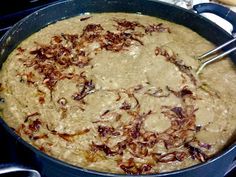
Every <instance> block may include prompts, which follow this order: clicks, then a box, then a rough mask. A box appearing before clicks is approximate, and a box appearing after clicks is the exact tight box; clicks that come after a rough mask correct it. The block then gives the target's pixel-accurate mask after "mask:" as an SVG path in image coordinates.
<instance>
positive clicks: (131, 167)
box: [120, 158, 152, 175]
mask: <svg viewBox="0 0 236 177" xmlns="http://www.w3.org/2000/svg"><path fill="white" fill-rule="evenodd" d="M120 168H121V169H122V170H123V171H124V172H125V173H126V174H130V175H139V174H149V173H150V171H151V169H152V166H151V165H150V164H142V165H139V166H138V165H137V164H136V163H135V162H134V159H133V158H130V159H128V161H127V162H121V164H120Z"/></svg>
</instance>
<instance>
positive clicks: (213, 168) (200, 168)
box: [0, 0, 236, 177]
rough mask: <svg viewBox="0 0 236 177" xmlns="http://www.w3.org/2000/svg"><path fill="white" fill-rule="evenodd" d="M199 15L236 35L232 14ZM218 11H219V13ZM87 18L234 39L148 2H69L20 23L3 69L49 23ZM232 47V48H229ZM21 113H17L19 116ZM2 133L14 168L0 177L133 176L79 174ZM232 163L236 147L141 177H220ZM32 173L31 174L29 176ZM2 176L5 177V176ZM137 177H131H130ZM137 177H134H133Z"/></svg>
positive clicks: (1, 50) (3, 45)
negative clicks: (18, 174)
mask: <svg viewBox="0 0 236 177" xmlns="http://www.w3.org/2000/svg"><path fill="white" fill-rule="evenodd" d="M195 10H196V11H199V12H207V11H208V12H214V13H217V14H218V15H220V16H222V17H225V18H226V19H227V20H228V21H230V22H231V23H232V24H233V25H234V30H233V32H236V14H234V13H233V12H231V11H230V10H229V9H227V8H224V7H222V6H218V5H212V4H201V5H198V6H195ZM219 10H220V11H219ZM85 12H96V13H99V12H132V13H136V12H141V13H142V14H146V15H150V16H156V17H159V18H163V19H165V20H168V21H172V22H175V23H178V24H181V25H184V26H186V27H189V28H191V29H192V30H194V31H196V32H197V33H199V34H200V35H201V36H203V37H205V38H206V39H208V40H209V41H211V42H213V43H214V44H216V45H220V44H222V43H224V42H226V41H228V40H230V39H232V38H233V37H232V35H230V34H228V33H226V32H225V31H224V30H223V29H221V28H220V27H218V26H217V25H215V24H214V23H212V22H210V21H209V20H207V19H205V18H204V17H202V16H200V15H198V14H196V13H194V12H192V11H189V10H185V9H182V8H180V7H176V6H173V5H170V4H166V3H161V2H155V1H152V0H86V1H85V0H70V1H65V2H59V3H57V4H55V5H51V6H49V7H47V8H44V9H42V10H39V11H37V12H35V13H33V14H32V15H30V16H28V17H26V18H24V19H23V20H21V21H20V22H18V23H17V24H16V25H15V26H14V27H13V28H12V29H11V30H10V31H8V32H7V33H6V34H5V36H4V37H3V38H2V40H1V42H0V63H1V64H2V63H3V62H4V61H5V60H6V58H7V56H8V55H9V54H10V53H11V51H12V50H13V49H14V48H15V47H16V46H17V45H18V44H19V43H20V42H21V41H22V40H24V39H25V38H27V37H28V36H30V35H31V34H32V33H34V32H37V31H38V30H39V29H41V28H43V27H45V26H47V25H48V24H50V23H53V22H56V21H58V20H61V19H64V18H68V17H72V16H76V15H79V14H82V13H85ZM233 45H234V46H235V44H232V45H231V47H232V46H233ZM231 59H232V60H233V61H234V62H236V53H232V54H231ZM19 111H20V110H19ZM0 128H1V129H2V133H3V134H4V137H5V140H4V141H3V142H1V143H4V144H6V145H7V147H8V148H9V149H8V150H10V152H11V157H12V159H13V161H14V162H15V163H17V164H23V165H26V166H27V168H26V167H25V166H19V165H16V164H2V165H0V174H1V173H4V172H7V171H28V174H26V173H25V176H26V175H30V176H34V177H39V176H40V175H41V176H42V177H121V176H126V177H131V175H117V174H110V173H101V172H96V171H92V170H87V169H83V168H80V167H76V166H73V165H69V164H67V163H65V162H62V161H60V160H57V159H55V158H53V157H50V156H48V155H46V154H44V153H43V152H41V151H39V150H37V149H36V148H34V147H33V146H31V145H30V144H28V143H26V142H25V141H24V140H22V139H21V138H20V137H19V136H18V135H16V134H15V132H14V131H13V130H12V129H11V128H10V127H8V126H7V124H6V123H5V122H4V121H3V120H2V119H1V118H0ZM235 157H236V145H235V144H232V145H231V146H229V147H227V148H226V149H224V150H223V151H222V152H221V153H219V154H218V155H216V156H215V157H213V158H212V159H210V160H209V161H207V162H205V163H202V164H199V165H195V166H192V167H190V168H186V169H183V170H178V171H174V172H169V173H161V174H153V175H142V176H147V177H222V176H223V175H224V174H225V172H226V171H227V169H228V168H229V166H230V164H232V162H233V161H234V160H235ZM29 167H30V168H31V169H35V170H37V171H38V172H39V173H40V174H39V173H38V172H37V171H35V170H30V169H29ZM4 170H5V171H4ZM134 176H135V175H134ZM136 176H138V175H136Z"/></svg>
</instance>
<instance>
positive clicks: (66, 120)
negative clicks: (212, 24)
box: [0, 13, 236, 174]
mask: <svg viewBox="0 0 236 177" xmlns="http://www.w3.org/2000/svg"><path fill="white" fill-rule="evenodd" d="M213 47H214V46H213V45H212V44H211V43H210V42H208V41H207V40H205V39H203V38H202V37H200V36H199V35H198V34H196V33H195V32H193V31H191V30H190V29H187V28H185V27H183V26H180V25H177V24H174V23H171V22H168V21H164V20H161V19H158V18H155V17H150V16H145V15H140V14H126V13H101V14H87V15H83V16H78V17H74V18H70V19H67V20H62V21H59V22H57V23H55V24H52V25H49V26H47V27H46V28H44V29H42V30H40V31H39V32H37V33H35V34H33V35H32V36H30V37H29V38H28V39H26V40H25V41H23V42H22V43H21V44H20V45H19V46H18V47H17V48H16V49H15V50H14V51H13V52H12V53H11V55H10V56H9V57H8V59H7V60H6V62H5V63H4V65H3V67H2V70H1V74H0V75H1V77H0V78H1V81H0V82H1V89H0V90H1V93H0V95H1V103H0V104H1V110H2V117H3V118H4V120H5V121H6V122H7V123H8V125H9V126H10V127H11V128H12V129H14V130H15V132H16V133H17V134H18V135H19V136H21V137H22V138H23V139H24V140H25V141H27V142H28V143H30V144H32V145H33V146H35V147H36V148H38V149H39V150H41V151H43V152H45V153H47V154H49V155H51V156H53V157H55V158H57V159H60V160H63V161H65V162H68V163H70V164H73V165H77V166H79V167H83V168H87V169H92V170H96V171H102V172H111V173H119V174H122V173H126V174H151V173H161V172H167V171H173V170H178V169H182V168H186V167H189V166H192V165H195V164H198V163H201V162H205V161H207V160H208V159H209V158H211V157H212V156H214V155H215V154H216V153H218V152H220V151H221V150H222V149H223V148H224V147H225V146H227V145H228V144H229V142H231V141H232V138H233V136H234V133H235V131H236V110H235V109H234V108H235V107H236V92H235V88H236V74H235V71H236V70H235V66H234V65H233V63H232V62H231V61H230V60H229V59H225V60H222V61H220V62H217V63H214V64H212V65H211V66H209V67H207V68H206V69H205V70H204V72H203V74H201V75H200V77H197V76H196V74H195V71H196V68H197V67H198V65H199V63H198V61H197V60H195V59H194V58H195V57H196V56H198V55H200V54H202V53H204V52H205V51H208V50H209V49H212V48H213Z"/></svg>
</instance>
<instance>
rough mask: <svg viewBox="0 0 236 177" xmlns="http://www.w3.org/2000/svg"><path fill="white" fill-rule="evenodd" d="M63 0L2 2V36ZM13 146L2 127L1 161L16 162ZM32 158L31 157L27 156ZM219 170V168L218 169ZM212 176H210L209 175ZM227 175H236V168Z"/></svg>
mask: <svg viewBox="0 0 236 177" xmlns="http://www.w3.org/2000/svg"><path fill="white" fill-rule="evenodd" d="M59 1H62V0H6V1H1V2H0V37H1V36H2V35H3V34H4V33H5V32H6V31H7V30H8V29H10V28H11V26H12V25H13V24H15V23H16V22H17V21H19V20H20V19H22V18H23V17H25V16H26V15H28V14H30V13H32V12H34V11H35V10H38V9H40V8H42V7H45V6H47V5H50V4H52V3H54V2H59ZM12 153H14V152H11V148H10V147H9V143H8V140H7V138H6V137H5V136H4V134H3V131H2V129H1V127H0V163H9V162H14V160H12V155H11V154H12ZM25 158H30V157H25ZM217 170H219V169H217ZM0 176H1V177H8V176H9V177H21V176H22V177H23V176H24V177H27V176H28V175H27V174H22V175H20V174H10V175H4V176H2V175H0ZM209 177H210V176H209ZM227 177H236V168H235V169H234V170H233V171H232V172H231V173H230V174H229V175H227Z"/></svg>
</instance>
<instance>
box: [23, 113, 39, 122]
mask: <svg viewBox="0 0 236 177" xmlns="http://www.w3.org/2000/svg"><path fill="white" fill-rule="evenodd" d="M39 115H40V113H39V112H34V113H31V114H29V115H27V116H26V117H25V120H24V122H25V123H26V122H28V120H29V119H30V118H32V117H34V116H39Z"/></svg>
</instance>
